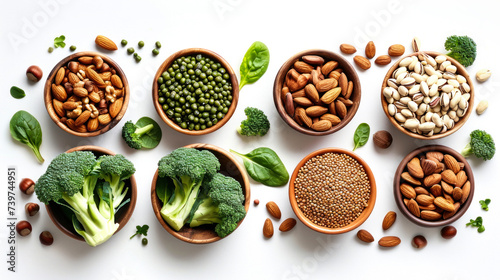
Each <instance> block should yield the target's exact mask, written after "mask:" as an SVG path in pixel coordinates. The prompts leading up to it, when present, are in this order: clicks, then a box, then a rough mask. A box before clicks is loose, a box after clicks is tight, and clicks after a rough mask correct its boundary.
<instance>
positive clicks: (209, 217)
mask: <svg viewBox="0 0 500 280" xmlns="http://www.w3.org/2000/svg"><path fill="white" fill-rule="evenodd" d="M221 221H222V220H221V219H220V213H219V207H218V206H217V205H215V204H214V202H213V200H212V198H206V199H205V200H203V202H202V203H201V204H200V205H199V207H198V209H197V210H196V212H195V213H194V215H193V218H192V219H191V222H190V223H189V226H190V227H197V226H201V225H205V224H219V223H221Z"/></svg>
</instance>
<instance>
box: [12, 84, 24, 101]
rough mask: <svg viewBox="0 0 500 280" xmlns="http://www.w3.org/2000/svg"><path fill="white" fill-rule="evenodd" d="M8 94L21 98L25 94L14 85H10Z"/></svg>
mask: <svg viewBox="0 0 500 280" xmlns="http://www.w3.org/2000/svg"><path fill="white" fill-rule="evenodd" d="M10 95H11V96H12V97H14V98H16V99H21V98H23V97H25V96H26V94H25V93H24V90H22V89H20V88H18V87H16V86H12V87H11V88H10Z"/></svg>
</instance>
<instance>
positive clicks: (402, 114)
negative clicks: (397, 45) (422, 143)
mask: <svg viewBox="0 0 500 280" xmlns="http://www.w3.org/2000/svg"><path fill="white" fill-rule="evenodd" d="M381 100H382V107H383V109H384V112H385V114H386V115H387V117H388V118H389V120H390V122H391V123H392V124H393V125H394V126H395V127H396V128H397V129H398V130H399V131H401V132H403V133H405V134H407V135H409V136H411V137H414V138H417V139H423V140H430V139H438V138H442V137H445V136H448V135H450V134H452V133H454V132H455V131H457V130H458V129H460V127H462V125H463V124H464V123H465V122H466V121H467V119H468V118H469V115H470V114H471V112H472V110H473V107H474V106H473V105H474V86H473V84H472V80H471V79H470V77H469V74H468V73H467V71H466V70H465V67H463V66H462V65H461V64H460V63H459V62H458V61H456V60H455V59H453V58H451V57H448V56H446V55H443V54H440V53H437V52H417V53H413V54H410V55H408V56H406V57H403V58H401V59H400V60H398V61H397V62H396V63H395V64H394V65H393V66H392V67H391V68H390V69H389V71H388V72H387V75H386V76H385V78H384V81H383V83H382V93H381Z"/></svg>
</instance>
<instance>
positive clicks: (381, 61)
mask: <svg viewBox="0 0 500 280" xmlns="http://www.w3.org/2000/svg"><path fill="white" fill-rule="evenodd" d="M391 61H392V59H391V57H390V56H389V55H386V54H384V55H380V56H379V57H377V58H376V59H375V64H377V65H380V66H384V65H388V64H390V63H391Z"/></svg>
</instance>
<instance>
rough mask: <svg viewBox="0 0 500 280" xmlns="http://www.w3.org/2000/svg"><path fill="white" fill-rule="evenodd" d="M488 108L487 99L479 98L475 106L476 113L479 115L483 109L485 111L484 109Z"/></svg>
mask: <svg viewBox="0 0 500 280" xmlns="http://www.w3.org/2000/svg"><path fill="white" fill-rule="evenodd" d="M487 108H488V101H486V100H481V101H480V102H479V104H477V107H476V113H477V114H478V115H481V114H483V113H484V111H486V109H487Z"/></svg>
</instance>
